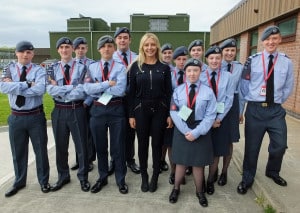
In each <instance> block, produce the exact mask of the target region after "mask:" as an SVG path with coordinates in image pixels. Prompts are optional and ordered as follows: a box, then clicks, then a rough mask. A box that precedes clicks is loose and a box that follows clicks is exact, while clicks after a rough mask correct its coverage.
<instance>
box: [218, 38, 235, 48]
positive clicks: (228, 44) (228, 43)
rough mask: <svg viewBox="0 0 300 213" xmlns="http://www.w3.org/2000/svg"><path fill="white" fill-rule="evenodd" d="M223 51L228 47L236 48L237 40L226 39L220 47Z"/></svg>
mask: <svg viewBox="0 0 300 213" xmlns="http://www.w3.org/2000/svg"><path fill="white" fill-rule="evenodd" d="M219 47H220V48H221V49H224V48H226V47H236V40H235V39H233V38H229V39H226V40H225V41H223V42H222V43H221V44H220V46H219Z"/></svg>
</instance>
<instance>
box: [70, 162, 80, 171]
mask: <svg viewBox="0 0 300 213" xmlns="http://www.w3.org/2000/svg"><path fill="white" fill-rule="evenodd" d="M78 168H79V164H78V163H75V164H74V165H73V166H72V167H71V170H73V171H74V170H77V169H78Z"/></svg>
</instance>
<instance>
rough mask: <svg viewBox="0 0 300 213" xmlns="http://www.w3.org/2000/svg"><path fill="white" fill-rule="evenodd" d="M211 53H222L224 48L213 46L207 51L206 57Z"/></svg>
mask: <svg viewBox="0 0 300 213" xmlns="http://www.w3.org/2000/svg"><path fill="white" fill-rule="evenodd" d="M210 54H222V50H221V48H220V47H218V46H212V47H210V48H208V50H207V51H206V53H205V58H207V57H208V56H209V55H210Z"/></svg>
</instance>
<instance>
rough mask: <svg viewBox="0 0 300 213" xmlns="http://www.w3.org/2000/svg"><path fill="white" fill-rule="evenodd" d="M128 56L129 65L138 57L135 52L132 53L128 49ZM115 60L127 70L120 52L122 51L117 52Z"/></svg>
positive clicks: (114, 56) (114, 55)
mask: <svg viewBox="0 0 300 213" xmlns="http://www.w3.org/2000/svg"><path fill="white" fill-rule="evenodd" d="M126 55H127V56H126V58H127V61H128V65H129V64H131V63H132V62H133V61H134V60H135V59H136V58H137V56H138V55H137V54H136V53H135V52H132V51H130V49H128V50H127V51H126ZM113 59H114V60H115V61H116V62H119V63H121V64H123V65H124V66H125V67H126V68H127V65H126V64H125V63H124V61H123V55H122V51H120V50H117V51H115V52H114V54H113Z"/></svg>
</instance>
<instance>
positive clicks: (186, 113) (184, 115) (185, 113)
mask: <svg viewBox="0 0 300 213" xmlns="http://www.w3.org/2000/svg"><path fill="white" fill-rule="evenodd" d="M192 112H193V110H191V109H190V108H188V107H187V106H185V105H183V106H182V107H181V108H180V110H179V112H178V116H179V117H180V118H181V119H182V120H184V121H186V120H187V119H188V117H190V115H191V114H192Z"/></svg>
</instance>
